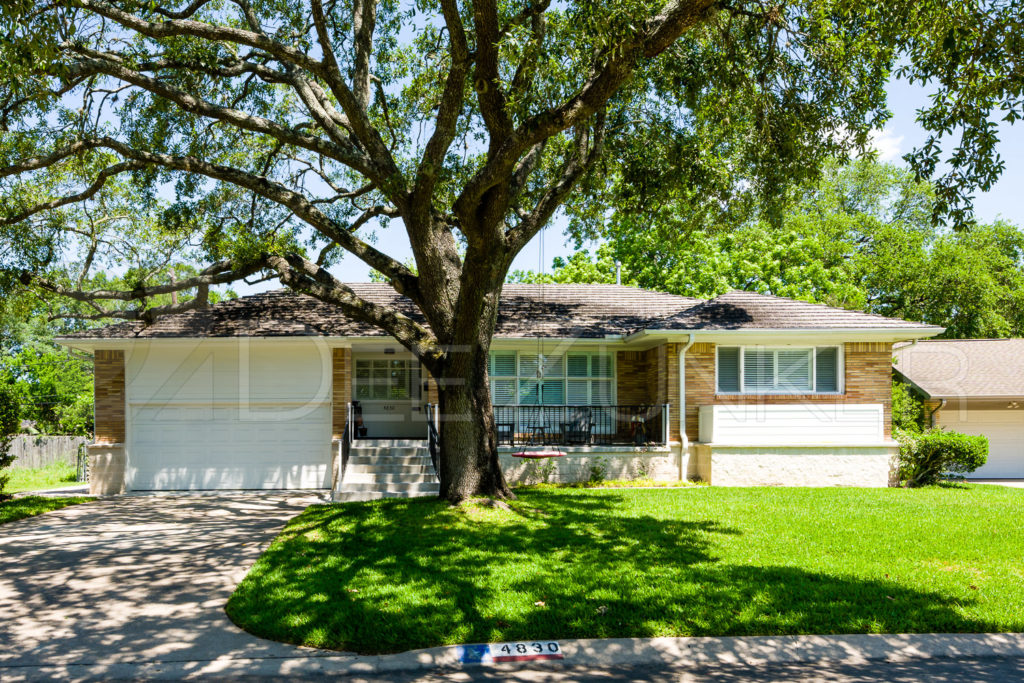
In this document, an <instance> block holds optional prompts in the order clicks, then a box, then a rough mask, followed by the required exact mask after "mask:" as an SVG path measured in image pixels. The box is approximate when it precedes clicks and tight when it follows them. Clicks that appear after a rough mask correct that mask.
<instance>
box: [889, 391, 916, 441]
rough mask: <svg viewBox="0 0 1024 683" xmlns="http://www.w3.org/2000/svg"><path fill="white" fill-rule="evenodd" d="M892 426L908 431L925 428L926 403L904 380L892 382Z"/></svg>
mask: <svg viewBox="0 0 1024 683" xmlns="http://www.w3.org/2000/svg"><path fill="white" fill-rule="evenodd" d="M892 426H893V427H895V428H896V429H902V430H905V431H908V432H921V431H922V430H923V429H924V405H923V404H922V403H921V401H920V400H918V398H917V396H915V395H914V391H913V390H912V389H911V388H910V386H909V385H907V384H904V383H903V382H893V383H892Z"/></svg>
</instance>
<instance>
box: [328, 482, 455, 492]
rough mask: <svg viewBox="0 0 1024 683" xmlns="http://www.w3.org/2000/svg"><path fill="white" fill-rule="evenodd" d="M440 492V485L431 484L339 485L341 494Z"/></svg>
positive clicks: (352, 483)
mask: <svg viewBox="0 0 1024 683" xmlns="http://www.w3.org/2000/svg"><path fill="white" fill-rule="evenodd" d="M440 490H441V485H440V484H438V483H436V482H433V483H423V484H401V483H396V482H388V483H387V484H381V483H379V482H368V483H365V484H360V483H355V482H349V481H345V482H342V484H341V492H342V493H347V492H349V491H394V492H399V491H402V492H409V493H423V494H427V493H433V494H436V493H437V492H438V491H440Z"/></svg>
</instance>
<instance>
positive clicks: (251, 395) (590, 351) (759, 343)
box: [61, 283, 942, 498]
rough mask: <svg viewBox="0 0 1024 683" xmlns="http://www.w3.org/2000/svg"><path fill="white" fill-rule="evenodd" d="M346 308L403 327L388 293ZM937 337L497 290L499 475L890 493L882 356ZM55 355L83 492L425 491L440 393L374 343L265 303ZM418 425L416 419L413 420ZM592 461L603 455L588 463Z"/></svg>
mask: <svg viewBox="0 0 1024 683" xmlns="http://www.w3.org/2000/svg"><path fill="white" fill-rule="evenodd" d="M350 286H351V287H352V288H353V289H354V290H355V291H356V292H357V293H358V294H359V295H360V296H363V297H365V298H367V299H370V300H373V301H377V302H380V303H387V304H390V305H393V306H397V307H399V308H400V309H402V310H403V312H404V313H406V314H407V315H410V316H412V317H416V318H418V317H419V316H418V314H417V312H416V310H415V308H414V307H413V305H412V304H411V302H409V301H408V300H406V299H404V298H403V297H401V296H400V295H398V294H397V293H395V292H394V290H392V289H391V288H390V287H388V286H387V285H383V284H373V283H356V284H352V285H350ZM941 331H942V329H941V328H937V327H932V326H927V325H922V324H918V323H911V322H906V321H903V320H896V319H891V318H884V317H880V316H875V315H868V314H864V313H859V312H854V311H846V310H842V309H837V308H830V307H827V306H822V305H816V304H808V303H804V302H799V301H794V300H791V299H785V298H779V297H773V296H763V295H758V294H752V293H748V292H730V293H727V294H724V295H722V296H720V297H717V298H715V299H711V300H708V301H701V300H696V299H690V298H686V297H680V296H674V295H671V294H665V293H660V292H651V291H645V290H641V289H636V288H631V287H624V286H618V285H544V286H538V285H507V286H506V287H505V289H504V292H503V295H502V301H501V308H500V313H499V320H498V325H497V330H496V334H495V337H494V341H493V344H492V348H491V363H490V381H491V394H492V400H493V401H494V404H495V420H496V423H497V428H498V439H499V443H500V451H501V453H502V455H501V458H502V464H503V466H504V467H505V470H506V473H507V475H508V477H509V478H510V479H513V480H516V479H523V478H529V477H535V476H537V470H536V464H535V462H531V461H530V460H528V459H522V458H517V457H513V453H522V452H531V449H542V448H547V449H550V448H557V449H558V451H560V452H562V453H564V454H565V455H564V457H560V458H558V459H557V462H556V469H555V472H554V473H553V474H552V475H551V476H552V477H553V478H554V479H556V480H572V479H579V478H585V477H586V476H588V474H589V472H590V468H591V466H592V465H594V464H595V463H597V462H600V465H601V466H602V467H604V468H605V469H606V471H607V476H608V477H615V478H619V477H630V476H636V475H637V474H645V475H647V476H653V477H654V478H657V479H679V478H699V479H702V480H704V481H708V482H710V483H711V484H713V485H733V486H736V485H806V486H826V485H848V486H886V485H888V483H889V476H890V466H891V460H892V457H893V455H894V453H895V444H894V443H893V442H892V440H891V435H890V408H891V405H890V382H891V378H892V365H891V362H892V346H893V344H894V343H895V342H899V341H906V340H915V339H920V338H926V337H931V336H934V335H936V334H938V333H940V332H941ZM61 342H62V343H63V344H65V345H67V346H69V347H73V348H76V349H79V350H83V351H86V352H91V353H93V354H94V355H95V358H96V364H95V367H96V378H95V379H96V441H95V444H93V445H92V446H91V447H90V453H91V458H90V460H91V463H92V468H93V469H92V478H91V482H92V487H93V489H94V491H95V492H97V493H102V492H116V491H122V490H192V489H266V488H274V489H281V488H333V489H334V490H335V492H336V493H338V494H339V495H340V497H342V498H354V497H376V496H380V495H398V494H412V493H416V492H420V493H424V492H426V493H429V492H430V491H433V490H436V479H435V478H434V477H433V469H432V467H430V466H429V462H430V461H429V458H427V457H426V456H425V450H426V448H425V445H426V441H425V439H426V438H427V435H428V428H427V420H428V419H430V420H431V421H432V424H434V425H435V426H436V427H437V428H438V429H444V423H445V421H446V420H450V419H459V416H450V415H439V414H438V411H437V410H436V407H435V406H436V401H437V382H443V381H444V378H432V377H429V376H427V375H426V373H425V372H423V371H422V369H421V368H420V367H419V364H418V363H417V362H416V361H415V359H414V358H413V357H412V355H411V354H410V353H409V352H407V351H406V350H405V349H404V348H403V347H401V346H400V345H399V344H398V343H396V342H395V340H394V339H392V338H391V337H389V336H386V335H385V334H384V333H383V332H382V331H380V330H377V329H376V328H373V327H371V326H368V325H365V324H363V323H359V322H356V321H353V320H350V319H348V318H346V317H344V316H343V315H342V314H341V313H340V312H339V311H338V310H337V309H336V308H333V307H331V306H329V305H327V304H324V303H321V302H319V301H317V300H315V299H312V298H309V297H306V296H303V295H299V294H295V293H291V292H287V291H276V292H269V293H264V294H258V295H255V296H249V297H243V298H240V299H235V300H229V301H224V302H221V303H218V304H216V305H213V306H210V307H209V308H207V309H204V310H200V311H191V312H188V313H183V314H177V315H170V316H164V317H162V318H160V319H158V320H157V321H156V322H155V323H154V324H152V325H150V326H143V325H142V324H141V323H121V324H115V325H111V326H108V327H104V328H99V329H95V330H89V331H87V332H83V333H80V334H77V335H74V336H70V337H66V338H63V339H62V340H61ZM428 415H429V418H428ZM598 459H600V461H598Z"/></svg>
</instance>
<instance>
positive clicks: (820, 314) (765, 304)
mask: <svg viewBox="0 0 1024 683" xmlns="http://www.w3.org/2000/svg"><path fill="white" fill-rule="evenodd" d="M349 287H351V288H352V289H353V290H354V291H355V292H356V294H358V295H359V296H361V297H363V298H365V299H367V300H369V301H372V302H375V303H380V304H385V305H388V306H392V307H394V308H396V309H398V310H399V311H401V312H402V313H404V314H405V315H408V316H409V317H411V318H413V319H414V320H417V321H420V322H422V321H423V318H422V315H420V313H419V311H418V310H417V309H416V307H415V306H414V305H413V303H412V302H411V301H410V300H409V299H407V298H405V297H403V296H401V295H400V294H398V293H396V292H395V290H394V289H392V288H391V287H390V285H387V284H385V283H371V282H358V283H350V284H349ZM833 328H873V329H893V330H899V329H912V330H920V329H931V328H928V326H926V325H921V324H919V323H910V322H906V321H903V320H897V319H893V318H884V317H882V316H876V315H868V314H865V313H859V312H856V311H846V310H842V309H838V308H831V307H828V306H821V305H817V304H808V303H804V302H800V301H793V300H792V299H783V298H779V297H773V296H764V295H760V294H752V293H749V292H729V293H728V294H724V295H722V296H720V297H717V298H715V299H711V300H709V301H702V300H700V299H692V298H689V297H683V296H676V295H674V294H666V293H664V292H653V291H649V290H644V289H638V288H636V287H625V286H621V285H557V284H547V285H527V284H509V285H505V287H504V289H503V290H502V297H501V307H500V310H499V315H498V325H497V329H496V330H495V335H496V336H498V337H537V336H544V337H582V338H601V337H604V336H606V335H615V334H622V335H626V334H631V333H633V332H636V331H638V330H642V329H670V330H689V329H694V330H729V329H833ZM384 335H385V333H384V332H383V331H382V330H380V329H378V328H376V327H374V326H372V325H368V324H366V323H362V322H359V321H356V320H352V319H350V318H347V317H346V316H345V315H343V314H342V313H341V311H340V310H339V309H338V308H337V307H335V306H331V305H330V304H325V303H323V302H321V301H319V300H317V299H314V298H312V297H309V296H305V295H302V294H297V293H294V292H291V291H289V290H276V291H272V292H265V293H262V294H255V295H252V296H246V297H241V298H238V299H231V300H226V301H222V302H220V303H217V304H214V305H212V306H210V307H208V308H206V309H203V310H198V311H188V312H185V313H179V314H174V315H166V316H162V317H160V318H158V319H157V320H156V322H154V323H153V324H152V325H149V326H145V325H143V324H142V323H141V322H125V323H119V324H115V325H110V326H107V327H102V328H97V329H93V330H87V331H84V332H81V333H77V334H75V335H71V336H70V337H69V338H73V339H121V338H140V339H152V338H168V337H239V336H267V337H281V336H330V337H363V336H384Z"/></svg>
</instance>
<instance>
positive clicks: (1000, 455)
mask: <svg viewBox="0 0 1024 683" xmlns="http://www.w3.org/2000/svg"><path fill="white" fill-rule="evenodd" d="M894 358H895V366H894V367H895V369H896V371H897V373H898V374H899V375H901V376H902V377H903V378H904V379H905V380H906V381H908V382H909V383H910V384H912V385H913V386H915V387H916V388H917V389H918V390H919V391H920V392H921V393H922V394H923V395H924V397H925V398H926V401H925V410H926V419H927V420H928V422H929V423H930V424H931V425H932V426H938V427H944V428H947V429H952V430H955V431H958V432H963V433H964V434H982V435H984V436H987V437H988V442H989V453H988V462H986V463H985V465H983V466H982V467H980V468H979V469H978V470H976V471H975V472H974V473H973V474H972V475H970V476H971V477H972V478H977V479H1024V339H948V340H945V339H943V340H935V341H927V342H919V343H917V344H913V345H903V346H898V347H896V348H895V349H894Z"/></svg>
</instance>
